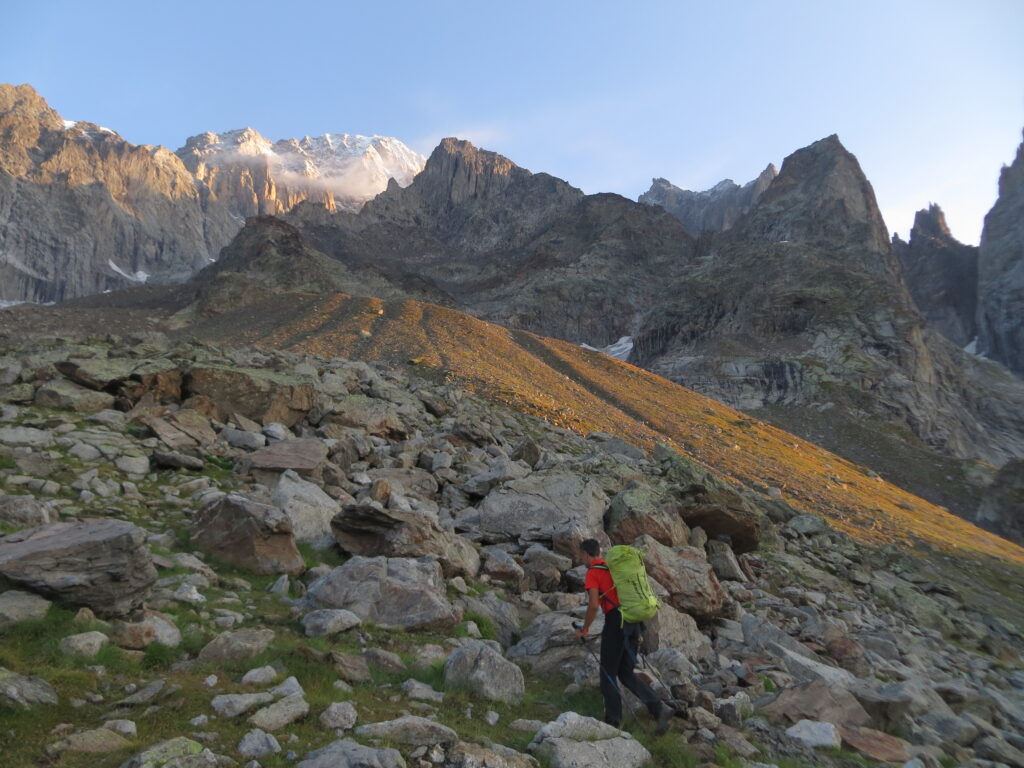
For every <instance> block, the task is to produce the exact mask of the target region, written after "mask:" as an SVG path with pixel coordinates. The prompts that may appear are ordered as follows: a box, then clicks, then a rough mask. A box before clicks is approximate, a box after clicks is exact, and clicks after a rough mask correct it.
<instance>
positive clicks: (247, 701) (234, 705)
mask: <svg viewBox="0 0 1024 768" xmlns="http://www.w3.org/2000/svg"><path fill="white" fill-rule="evenodd" d="M273 700H274V697H273V696H271V695H270V694H269V693H224V694H221V695H220V696H214V697H213V701H211V702H210V706H211V707H213V711H214V712H216V713H217V715H218V716H219V717H238V716H239V715H244V714H245V713H246V712H248V711H249V710H251V709H255V708H256V707H258V706H260V705H262V704H269V703H270V702H272V701H273Z"/></svg>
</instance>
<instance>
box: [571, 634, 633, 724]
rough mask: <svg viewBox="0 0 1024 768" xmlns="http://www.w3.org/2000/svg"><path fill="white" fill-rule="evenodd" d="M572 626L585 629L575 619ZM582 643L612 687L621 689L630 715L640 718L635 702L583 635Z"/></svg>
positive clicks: (621, 696)
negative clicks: (620, 687)
mask: <svg viewBox="0 0 1024 768" xmlns="http://www.w3.org/2000/svg"><path fill="white" fill-rule="evenodd" d="M572 628H573V629H583V624H581V623H580V622H578V621H574V622H573V623H572ZM580 645H582V646H583V647H584V648H586V649H587V651H589V653H590V657H591V658H592V659H593V660H594V661H595V662H596V663H597V667H598V669H600V670H601V672H603V673H604V676H605V677H606V678H608V682H609V683H611V684H612V687H613V688H615V690H617V691H619V698H621V699H622V701H623V702H625V704H626V709H627V710H629V715H630V717H632V718H633V719H634V720H637V719H638V718H637V716H636V710H635V709H634V708H633V702H632V701H630V700H629V699H627V698H626V694H625V693H623V692H622V691H621V690H619V684H618V683H617V682H616V681H615V678H614V677H612V676H611V675H610V674H608V670H607V669H605V668H604V667H603V666H602V665H601V660H600V659H599V658H597V654H596V653H594V651H593V649H592V648H590V646H588V645H587V641H586V640H585V639H584V638H582V637H581V638H580Z"/></svg>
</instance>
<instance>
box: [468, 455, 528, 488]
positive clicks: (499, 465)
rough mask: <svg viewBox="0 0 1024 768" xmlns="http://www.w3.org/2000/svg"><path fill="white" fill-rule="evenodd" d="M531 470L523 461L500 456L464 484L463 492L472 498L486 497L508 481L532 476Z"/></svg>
mask: <svg viewBox="0 0 1024 768" xmlns="http://www.w3.org/2000/svg"><path fill="white" fill-rule="evenodd" d="M531 471H532V470H531V468H530V467H529V466H528V465H527V464H526V463H525V462H522V461H512V459H510V458H508V457H507V456H498V457H497V458H496V459H495V460H494V462H493V463H492V464H491V466H490V467H489V468H488V469H486V470H485V471H483V472H480V473H477V474H475V475H473V477H471V478H469V480H467V481H466V482H465V483H463V484H462V490H463V491H464V492H465V493H468V494H470V495H471V496H486V495H487V494H488V493H490V492H491V489H492V488H494V487H495V486H497V485H500V484H501V483H504V482H506V481H508V480H519V479H521V478H524V477H526V476H527V475H529V474H530V472H531Z"/></svg>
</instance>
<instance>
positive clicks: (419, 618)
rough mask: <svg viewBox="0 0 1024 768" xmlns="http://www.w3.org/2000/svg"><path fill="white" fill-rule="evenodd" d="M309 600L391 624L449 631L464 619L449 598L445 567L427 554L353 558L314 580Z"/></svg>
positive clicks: (374, 620) (309, 592) (322, 605)
mask: <svg viewBox="0 0 1024 768" xmlns="http://www.w3.org/2000/svg"><path fill="white" fill-rule="evenodd" d="M307 601H308V602H309V603H311V604H312V606H316V607H323V608H344V609H347V610H349V611H352V613H354V614H355V615H356V616H358V617H359V618H360V619H362V620H363V621H369V622H373V623H374V624H380V625H381V626H385V627H390V628H401V629H413V630H415V629H440V630H444V629H451V628H452V627H454V626H455V625H457V624H458V623H459V621H461V619H462V612H461V611H460V610H459V609H458V608H457V607H456V606H454V605H452V603H450V602H449V601H448V598H447V597H446V587H445V582H444V577H443V574H442V572H441V566H440V565H439V564H438V562H437V561H436V560H434V559H432V558H427V557H421V558H418V559H415V560H413V559H410V558H402V557H353V558H352V559H351V560H349V561H348V562H347V563H345V564H344V565H341V566H338V567H337V568H335V569H333V570H332V571H331V572H330V573H328V574H326V575H325V576H322V577H321V578H319V579H317V580H316V581H315V582H313V584H311V585H310V587H309V591H308V592H307Z"/></svg>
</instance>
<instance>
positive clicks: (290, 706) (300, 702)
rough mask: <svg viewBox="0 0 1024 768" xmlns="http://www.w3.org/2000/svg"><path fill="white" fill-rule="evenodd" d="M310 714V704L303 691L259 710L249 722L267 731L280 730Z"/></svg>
mask: <svg viewBox="0 0 1024 768" xmlns="http://www.w3.org/2000/svg"><path fill="white" fill-rule="evenodd" d="M308 714H309V704H308V703H307V702H306V700H305V699H304V698H303V697H302V694H301V693H295V694H292V695H291V696H285V697H284V698H283V699H281V700H279V701H275V702H274V703H273V704H271V705H269V706H266V707H264V708H263V709H261V710H259V711H257V712H256V713H255V714H254V715H253V716H252V717H250V718H249V722H250V723H252V724H253V725H255V726H256V727H257V728H262V729H263V730H265V731H279V730H281V729H282V728H284V727H285V726H286V725H291V724H292V723H294V722H295V721H296V720H299V719H300V718H303V717H305V716H306V715H308Z"/></svg>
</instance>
